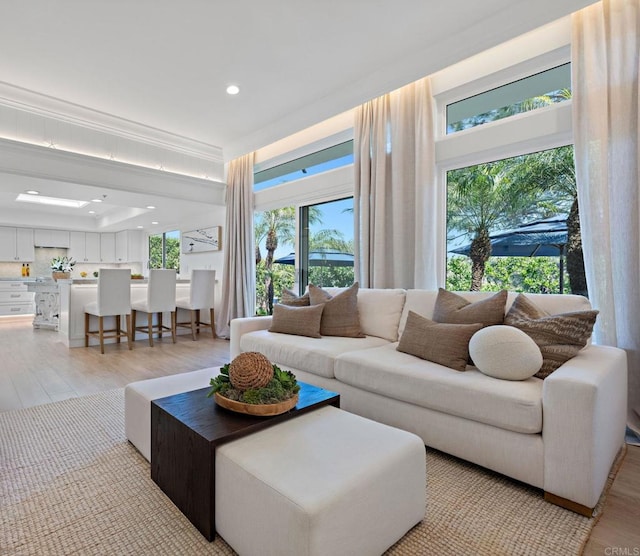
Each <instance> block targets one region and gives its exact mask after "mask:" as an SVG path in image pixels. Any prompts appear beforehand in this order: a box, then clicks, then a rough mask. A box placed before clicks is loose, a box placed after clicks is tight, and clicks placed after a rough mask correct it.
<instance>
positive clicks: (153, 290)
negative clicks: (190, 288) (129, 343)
mask: <svg viewBox="0 0 640 556" xmlns="http://www.w3.org/2000/svg"><path fill="white" fill-rule="evenodd" d="M131 310H132V311H131V312H132V315H131V321H132V323H131V331H132V333H133V340H134V341H135V334H136V331H140V332H146V333H147V334H148V335H149V345H150V346H151V347H153V334H154V332H157V333H158V337H159V338H162V332H163V331H164V330H170V331H171V338H172V339H173V343H174V344H175V343H176V271H175V270H172V269H151V270H150V271H149V283H148V285H147V298H146V299H145V300H144V301H134V302H133V303H132V304H131ZM138 311H141V312H143V313H147V326H136V318H137V313H138ZM164 312H170V313H171V327H168V326H163V324H162V313H164ZM154 313H158V323H157V324H155V325H154V324H153V315H154Z"/></svg>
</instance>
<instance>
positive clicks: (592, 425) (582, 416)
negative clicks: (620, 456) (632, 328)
mask: <svg viewBox="0 0 640 556" xmlns="http://www.w3.org/2000/svg"><path fill="white" fill-rule="evenodd" d="M542 410H543V426H542V439H543V443H544V490H545V491H546V492H547V493H550V494H553V495H556V496H559V497H561V498H566V499H567V500H571V501H573V502H576V503H578V504H580V505H582V506H585V507H586V508H593V507H594V506H595V505H596V503H597V502H598V499H599V497H600V494H601V493H602V489H603V488H604V486H605V483H606V480H607V477H608V474H609V470H610V468H611V464H612V463H613V461H614V459H615V457H616V454H617V453H618V451H619V449H620V447H621V446H622V444H623V442H624V434H625V425H626V416H627V354H626V352H625V351H623V350H622V349H618V348H615V347H607V346H594V345H592V346H588V347H587V348H585V349H583V350H582V351H581V352H580V353H579V354H578V355H577V356H576V357H574V358H573V359H571V360H569V361H567V362H566V363H565V364H564V365H562V366H561V367H560V368H559V369H558V370H556V371H555V372H554V373H553V374H551V375H550V376H549V377H547V378H546V379H545V381H544V385H543V388H542Z"/></svg>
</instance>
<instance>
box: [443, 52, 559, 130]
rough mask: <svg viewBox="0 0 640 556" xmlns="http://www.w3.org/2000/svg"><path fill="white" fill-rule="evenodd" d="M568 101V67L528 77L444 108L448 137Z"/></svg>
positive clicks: (556, 68)
mask: <svg viewBox="0 0 640 556" xmlns="http://www.w3.org/2000/svg"><path fill="white" fill-rule="evenodd" d="M569 98H571V65H570V64H568V63H567V64H563V65H561V66H558V67H555V68H551V69H548V70H546V71H542V72H540V73H536V74H535V75H530V76H529V77H525V78H524V79H519V80H517V81H514V82H512V83H508V84H506V85H502V86H501V87H496V88H495V89H491V90H490V91H485V92H483V93H480V94H477V95H474V96H471V97H469V98H465V99H463V100H460V101H458V102H453V103H451V104H449V105H447V122H446V124H447V133H455V132H456V131H462V130H464V129H468V128H471V127H475V126H479V125H482V124H485V123H487V122H493V121H496V120H501V119H503V118H508V117H509V116H514V115H515V114H521V113H523V112H528V111H530V110H535V109H536V108H542V107H544V106H549V105H550V104H556V103H559V102H563V101H565V100H568V99H569Z"/></svg>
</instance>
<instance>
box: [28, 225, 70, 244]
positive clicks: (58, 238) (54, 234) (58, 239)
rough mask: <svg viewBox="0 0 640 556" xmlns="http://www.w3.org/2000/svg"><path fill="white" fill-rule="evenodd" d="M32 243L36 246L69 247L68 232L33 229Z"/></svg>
mask: <svg viewBox="0 0 640 556" xmlns="http://www.w3.org/2000/svg"><path fill="white" fill-rule="evenodd" d="M33 237H34V244H35V246H36V247H62V248H67V247H69V232H68V231H67V230H38V229H36V230H34V236H33Z"/></svg>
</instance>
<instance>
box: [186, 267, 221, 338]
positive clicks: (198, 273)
mask: <svg viewBox="0 0 640 556" xmlns="http://www.w3.org/2000/svg"><path fill="white" fill-rule="evenodd" d="M215 291H216V271H215V270H192V271H191V289H190V291H189V297H181V298H179V299H176V307H177V308H178V309H186V310H187V311H191V321H189V322H179V323H177V326H182V327H185V328H191V337H192V338H193V340H195V339H196V332H197V333H198V334H199V333H200V327H201V326H203V327H207V326H208V327H210V328H211V334H212V336H213V339H214V340H215V338H216V325H215V319H214V310H213V305H214V302H215ZM207 309H209V316H210V321H211V323H208V322H202V321H201V320H200V311H201V310H207Z"/></svg>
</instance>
